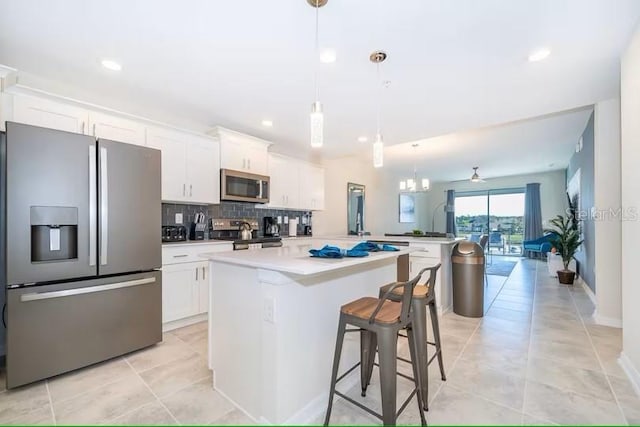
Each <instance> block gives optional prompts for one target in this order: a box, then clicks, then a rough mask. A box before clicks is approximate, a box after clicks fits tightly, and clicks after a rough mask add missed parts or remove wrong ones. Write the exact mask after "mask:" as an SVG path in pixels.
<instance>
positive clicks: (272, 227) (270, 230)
mask: <svg viewBox="0 0 640 427" xmlns="http://www.w3.org/2000/svg"><path fill="white" fill-rule="evenodd" d="M262 221H263V225H264V228H263V230H264V231H263V233H264V236H265V237H279V236H280V225H278V218H276V217H274V216H265V217H264V219H263V220H262Z"/></svg>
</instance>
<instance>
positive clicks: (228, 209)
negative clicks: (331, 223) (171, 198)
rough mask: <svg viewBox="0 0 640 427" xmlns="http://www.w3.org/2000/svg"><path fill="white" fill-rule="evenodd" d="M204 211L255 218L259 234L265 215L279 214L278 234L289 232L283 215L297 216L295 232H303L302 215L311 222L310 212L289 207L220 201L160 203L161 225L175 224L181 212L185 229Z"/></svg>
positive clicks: (233, 216) (232, 217) (227, 216)
mask: <svg viewBox="0 0 640 427" xmlns="http://www.w3.org/2000/svg"><path fill="white" fill-rule="evenodd" d="M199 212H202V213H204V214H205V215H206V216H207V220H209V218H216V219H217V218H230V219H240V218H246V219H257V220H258V224H259V227H260V231H259V232H258V233H259V235H262V218H264V217H265V216H275V217H277V216H281V217H282V218H283V223H282V224H280V234H281V235H283V236H284V235H287V234H288V233H289V227H288V224H284V217H285V216H288V217H289V218H299V221H298V229H297V234H303V232H304V226H305V224H302V219H303V217H305V216H306V217H307V218H308V221H309V224H311V212H308V211H294V210H289V209H265V208H257V207H256V204H254V203H242V202H221V203H220V204H219V205H185V204H180V203H163V204H162V225H175V223H176V222H175V219H176V214H177V213H181V214H182V225H184V226H186V227H187V229H188V227H189V224H191V223H192V222H193V219H194V217H195V215H196V214H197V213H199Z"/></svg>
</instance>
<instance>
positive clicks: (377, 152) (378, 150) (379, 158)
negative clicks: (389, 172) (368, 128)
mask: <svg viewBox="0 0 640 427" xmlns="http://www.w3.org/2000/svg"><path fill="white" fill-rule="evenodd" d="M382 166H384V143H383V142H382V135H380V134H377V135H376V142H374V143H373V167H374V168H381V167H382Z"/></svg>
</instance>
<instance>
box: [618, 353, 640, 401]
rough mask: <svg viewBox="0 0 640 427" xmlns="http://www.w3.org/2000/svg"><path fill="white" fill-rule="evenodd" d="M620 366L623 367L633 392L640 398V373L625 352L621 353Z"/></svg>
mask: <svg viewBox="0 0 640 427" xmlns="http://www.w3.org/2000/svg"><path fill="white" fill-rule="evenodd" d="M618 364H619V365H620V366H621V367H622V370H623V371H624V373H625V374H627V378H629V381H630V382H631V385H632V386H633V390H634V391H635V392H636V394H637V395H638V396H640V372H638V370H637V369H636V367H635V366H633V363H631V360H630V359H629V357H628V356H627V355H626V354H625V353H624V351H623V352H621V353H620V357H619V358H618Z"/></svg>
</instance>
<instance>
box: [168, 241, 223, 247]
mask: <svg viewBox="0 0 640 427" xmlns="http://www.w3.org/2000/svg"><path fill="white" fill-rule="evenodd" d="M231 244H233V242H232V241H230V240H213V239H210V240H185V241H184V242H164V243H162V246H163V247H167V248H169V247H173V246H194V245H231Z"/></svg>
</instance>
